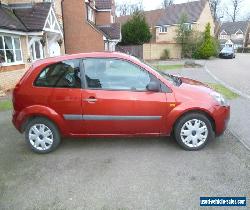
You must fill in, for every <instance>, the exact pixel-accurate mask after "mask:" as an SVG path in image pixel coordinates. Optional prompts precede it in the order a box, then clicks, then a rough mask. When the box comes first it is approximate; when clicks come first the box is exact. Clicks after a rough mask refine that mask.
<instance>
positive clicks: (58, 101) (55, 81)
mask: <svg viewBox="0 0 250 210" xmlns="http://www.w3.org/2000/svg"><path fill="white" fill-rule="evenodd" d="M81 62H82V61H81V60H80V59H76V60H66V61H62V62H59V63H56V64H53V65H50V66H48V67H46V68H45V69H44V70H42V72H41V73H40V75H39V76H38V78H37V79H36V81H35V86H36V88H38V89H40V90H39V94H40V95H41V96H43V97H40V98H41V99H43V100H44V101H43V102H41V103H45V104H46V106H48V105H49V108H50V109H52V110H54V111H55V113H57V114H59V115H60V116H61V118H62V119H63V120H64V122H65V124H66V126H67V128H68V130H69V132H70V133H72V134H81V133H82V125H81V124H82V122H83V121H82V97H81V94H82V91H81V79H80V66H81V65H80V64H81ZM44 94H45V95H47V97H46V98H45V97H44ZM37 98H39V96H37ZM52 114H53V113H52Z"/></svg>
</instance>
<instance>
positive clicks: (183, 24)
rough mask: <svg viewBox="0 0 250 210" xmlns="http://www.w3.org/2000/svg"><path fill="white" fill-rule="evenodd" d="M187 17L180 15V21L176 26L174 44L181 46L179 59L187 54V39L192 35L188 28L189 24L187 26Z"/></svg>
mask: <svg viewBox="0 0 250 210" xmlns="http://www.w3.org/2000/svg"><path fill="white" fill-rule="evenodd" d="M187 22H188V20H187V15H186V14H182V16H181V19H180V21H179V24H178V28H177V30H176V34H177V35H176V42H177V43H179V44H181V49H182V50H181V57H186V55H187V53H188V44H189V39H190V37H191V34H192V29H191V27H189V24H187Z"/></svg>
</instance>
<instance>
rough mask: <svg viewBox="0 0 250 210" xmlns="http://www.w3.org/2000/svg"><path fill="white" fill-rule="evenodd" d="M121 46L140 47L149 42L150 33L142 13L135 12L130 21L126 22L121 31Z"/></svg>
mask: <svg viewBox="0 0 250 210" xmlns="http://www.w3.org/2000/svg"><path fill="white" fill-rule="evenodd" d="M121 32H122V44H123V45H130V44H132V45H141V44H144V43H146V42H149V41H150V39H151V33H150V29H149V26H148V24H147V22H146V19H145V16H144V14H143V13H142V12H139V11H137V12H135V13H134V14H133V16H132V19H130V20H128V21H127V22H126V23H125V24H124V25H123V26H122V29H121Z"/></svg>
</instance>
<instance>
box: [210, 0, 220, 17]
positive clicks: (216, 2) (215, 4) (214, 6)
mask: <svg viewBox="0 0 250 210" xmlns="http://www.w3.org/2000/svg"><path fill="white" fill-rule="evenodd" d="M209 4H210V8H211V12H212V15H213V18H214V20H218V19H219V18H220V17H219V14H218V12H219V6H220V4H221V0H209Z"/></svg>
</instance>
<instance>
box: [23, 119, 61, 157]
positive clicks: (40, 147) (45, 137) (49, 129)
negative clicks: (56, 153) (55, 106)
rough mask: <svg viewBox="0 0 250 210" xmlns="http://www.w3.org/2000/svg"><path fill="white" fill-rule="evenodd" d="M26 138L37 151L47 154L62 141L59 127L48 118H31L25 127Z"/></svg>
mask: <svg viewBox="0 0 250 210" xmlns="http://www.w3.org/2000/svg"><path fill="white" fill-rule="evenodd" d="M25 139H26V142H27V144H28V145H29V147H30V148H31V149H32V150H33V151H34V152H36V153H40V154H45V153H49V152H52V151H53V150H55V149H56V148H57V147H58V146H59V144H60V141H61V138H60V134H59V131H58V129H57V127H56V126H55V125H54V123H52V122H51V121H49V120H48V119H46V118H40V117H39V118H35V119H33V120H31V121H30V122H29V123H28V125H27V127H26V129H25Z"/></svg>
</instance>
